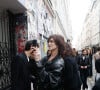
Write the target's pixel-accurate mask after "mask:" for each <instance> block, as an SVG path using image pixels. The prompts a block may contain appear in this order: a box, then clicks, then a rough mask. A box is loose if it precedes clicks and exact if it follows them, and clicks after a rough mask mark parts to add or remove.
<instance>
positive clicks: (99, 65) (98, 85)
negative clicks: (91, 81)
mask: <svg viewBox="0 0 100 90" xmlns="http://www.w3.org/2000/svg"><path fill="white" fill-rule="evenodd" d="M95 68H96V71H97V73H98V75H99V76H98V77H97V80H96V82H95V85H94V86H93V88H92V90H100V59H98V60H96V63H95Z"/></svg>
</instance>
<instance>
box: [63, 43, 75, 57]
mask: <svg viewBox="0 0 100 90" xmlns="http://www.w3.org/2000/svg"><path fill="white" fill-rule="evenodd" d="M72 55H73V52H72V47H71V46H70V45H69V44H68V43H66V49H65V52H64V57H66V56H72Z"/></svg>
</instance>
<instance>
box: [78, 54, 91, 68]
mask: <svg viewBox="0 0 100 90" xmlns="http://www.w3.org/2000/svg"><path fill="white" fill-rule="evenodd" d="M78 65H79V69H81V66H87V67H88V68H86V69H89V68H90V65H91V62H90V59H89V57H88V56H87V55H86V56H84V59H83V55H81V56H80V57H79V58H78Z"/></svg>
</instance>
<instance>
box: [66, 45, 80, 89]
mask: <svg viewBox="0 0 100 90" xmlns="http://www.w3.org/2000/svg"><path fill="white" fill-rule="evenodd" d="M64 53H65V56H64V62H65V68H64V90H81V78H80V75H79V71H78V66H77V63H76V58H74V57H73V54H74V55H76V53H75V52H73V50H72V48H71V46H70V45H69V44H67V43H66V49H65V52H64Z"/></svg>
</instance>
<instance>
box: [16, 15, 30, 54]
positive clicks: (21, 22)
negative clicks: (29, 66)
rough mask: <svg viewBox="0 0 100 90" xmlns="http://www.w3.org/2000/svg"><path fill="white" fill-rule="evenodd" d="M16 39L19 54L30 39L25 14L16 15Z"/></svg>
mask: <svg viewBox="0 0 100 90" xmlns="http://www.w3.org/2000/svg"><path fill="white" fill-rule="evenodd" d="M15 18H16V26H15V37H16V40H15V41H16V47H17V52H18V53H21V52H22V51H23V49H24V45H25V42H26V40H27V39H28V31H27V17H26V16H25V15H24V14H19V15H16V17H15Z"/></svg>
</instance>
